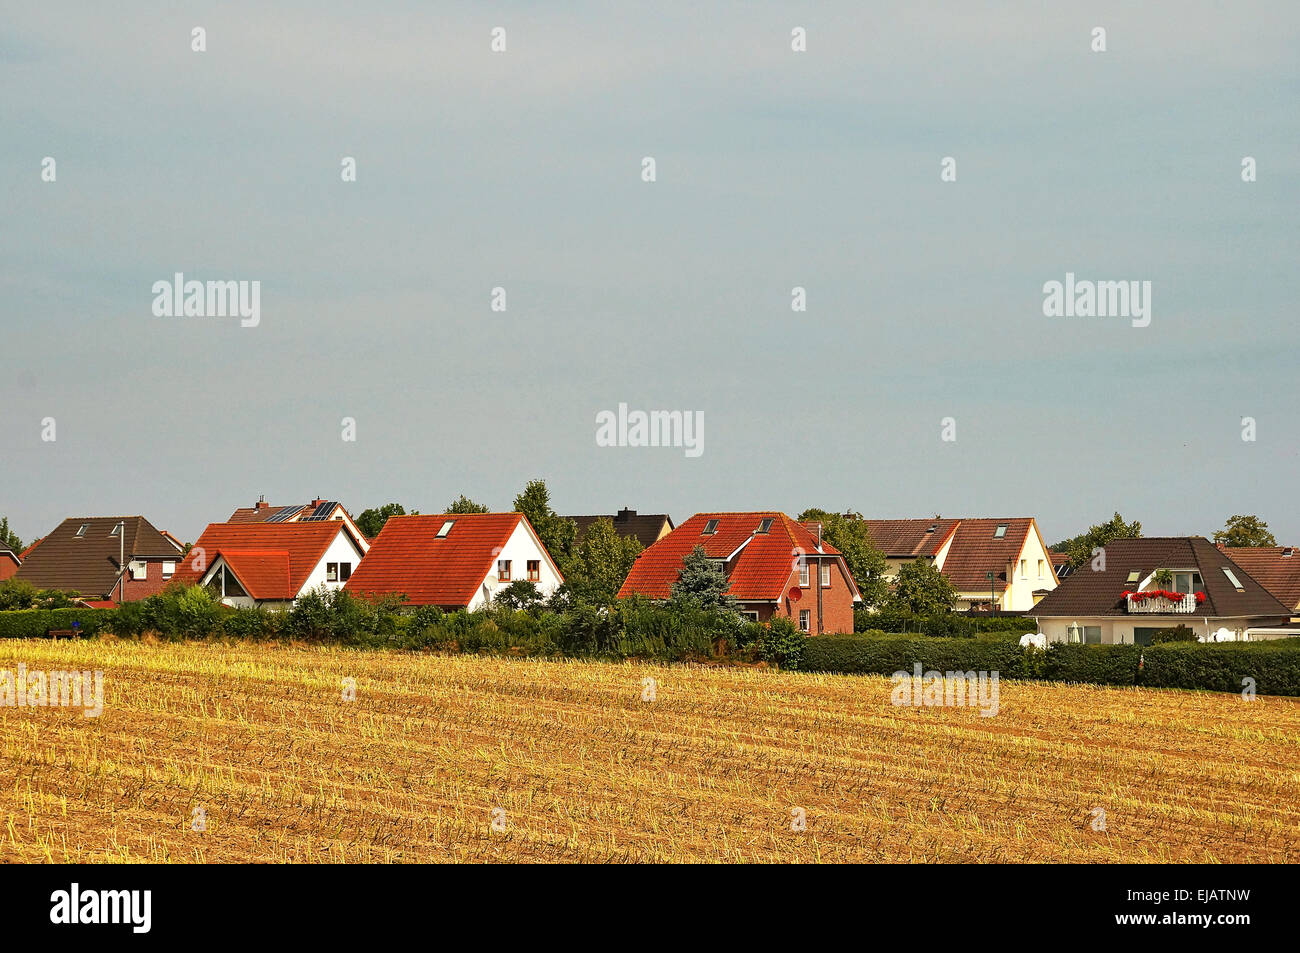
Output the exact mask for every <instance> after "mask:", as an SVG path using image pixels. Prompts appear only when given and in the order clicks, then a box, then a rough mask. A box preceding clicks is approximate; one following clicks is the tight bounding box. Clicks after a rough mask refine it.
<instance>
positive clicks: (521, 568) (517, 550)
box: [453, 520, 564, 612]
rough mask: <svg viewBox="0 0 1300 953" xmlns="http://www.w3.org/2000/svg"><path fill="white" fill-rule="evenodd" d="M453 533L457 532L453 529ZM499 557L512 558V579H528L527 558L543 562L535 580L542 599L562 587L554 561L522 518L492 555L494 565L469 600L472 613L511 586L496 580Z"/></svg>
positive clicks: (512, 580) (561, 580)
mask: <svg viewBox="0 0 1300 953" xmlns="http://www.w3.org/2000/svg"><path fill="white" fill-rule="evenodd" d="M453 532H455V531H454V530H453ZM498 559H508V560H510V581H511V582H514V581H515V580H517V579H527V578H528V560H530V559H536V560H538V561H540V562H541V579H540V580H539V581H538V582H537V583H536V586H537V591H538V593H540V594H541V597H542V598H543V599H546V598H549V597H550V595H551V593H553V592H555V590H556V589H558V588H559V587H560V583H562V582H563V581H564V580H563V579H562V578H560V574H559V573H558V572H556V570H555V568H554V567H553V566H552V565H551V561H550V559H549V558H547V555H546V552H545V550H544V549H543V548H542V545H541V543H540V542H539V541H538V540H537V538H536V537H534V536H533V534H532V533H530V532H529V531H528V527H527V526H526V525H525V524H524V521H523V520H520V521H519V525H518V526H516V527H515V529H514V532H512V533H511V534H510V538H509V539H508V540H506V544H505V546H503V547H502V548H501V552H500V553H499V554H497V556H496V557H494V558H493V560H492V566H491V567H490V568H489V569H488V572H487V575H485V576H484V577H483V579H482V581H481V582H480V583H479V587H478V590H477V591H476V592H475V593H474V598H473V599H472V600H470V604H469V609H470V611H471V612H472V611H473V610H475V609H481V608H483V606H484V605H485V604H486V603H487V600H488V597H489V596H490V595H491V594H492V593H494V592H496V591H497V590H498V589H504V588H505V587H506V586H508V585H510V583H508V582H497V560H498Z"/></svg>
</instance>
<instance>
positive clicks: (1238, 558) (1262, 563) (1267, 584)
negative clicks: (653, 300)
mask: <svg viewBox="0 0 1300 953" xmlns="http://www.w3.org/2000/svg"><path fill="white" fill-rule="evenodd" d="M1220 550H1221V551H1222V552H1225V553H1227V554H1228V556H1229V557H1230V558H1231V559H1232V561H1233V562H1234V563H1236V564H1237V565H1238V566H1240V567H1241V568H1242V569H1244V570H1246V572H1247V573H1248V574H1249V575H1250V576H1251V578H1253V579H1254V580H1255V581H1256V582H1257V583H1259V584H1260V585H1261V586H1263V587H1264V588H1265V589H1267V590H1268V591H1269V592H1271V593H1272V594H1273V595H1274V596H1276V597H1277V598H1278V599H1279V600H1280V601H1282V602H1284V603H1286V604H1287V605H1288V606H1290V607H1291V608H1292V609H1300V549H1297V548H1295V547H1292V546H1222V547H1220Z"/></svg>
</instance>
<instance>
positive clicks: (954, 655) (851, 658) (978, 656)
mask: <svg viewBox="0 0 1300 953" xmlns="http://www.w3.org/2000/svg"><path fill="white" fill-rule="evenodd" d="M1040 654H1041V653H1029V652H1025V651H1023V650H1022V649H1021V648H1020V647H1019V646H1018V645H1016V644H1015V643H1014V642H1010V641H1001V642H981V641H977V640H975V639H943V638H929V637H927V638H895V639H890V638H864V637H862V636H860V635H843V636H834V635H820V636H817V637H816V638H813V639H808V641H807V644H806V645H805V647H804V653H803V662H802V666H801V667H802V668H803V669H804V670H805V671H809V672H844V673H861V674H873V675H892V674H893V673H894V672H898V671H906V672H910V671H912V669H913V666H914V665H916V663H918V662H919V663H921V668H922V670H924V671H930V670H932V669H933V670H936V671H963V672H966V671H984V672H997V673H999V676H1000V677H1001V678H1033V677H1037V676H1038V675H1039V674H1040V673H1039V667H1040V665H1041V660H1040V659H1039V657H1038V656H1039V655H1040Z"/></svg>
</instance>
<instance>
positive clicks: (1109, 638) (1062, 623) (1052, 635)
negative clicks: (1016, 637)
mask: <svg viewBox="0 0 1300 953" xmlns="http://www.w3.org/2000/svg"><path fill="white" fill-rule="evenodd" d="M1032 620H1033V615H1032V614H1030V615H1029V616H1026V617H1025V621H1026V622H1027V623H1028V622H1031V621H1032ZM1039 622H1040V625H1039V628H1038V631H1039V632H1042V633H1043V634H1044V635H1046V636H1047V641H1048V642H1064V641H1066V640H1067V639H1068V638H1069V628H1070V626H1071V625H1073V624H1075V623H1078V624H1079V625H1096V626H1100V627H1101V642H1102V644H1103V645H1132V644H1133V629H1134V628H1139V629H1169V628H1172V627H1174V626H1176V625H1185V626H1187V627H1188V628H1189V629H1191V630H1192V631H1193V632H1195V633H1196V634H1197V635H1199V636H1205V635H1207V634H1211V633H1214V632H1217V631H1218V630H1219V629H1228V630H1230V631H1232V632H1235V633H1236V634H1237V637H1238V638H1239V639H1240V638H1242V636H1243V634H1244V632H1245V630H1246V625H1247V622H1246V620H1245V619H1210V620H1209V621H1208V622H1207V621H1206V619H1205V617H1204V616H1194V615H1190V614H1188V615H1183V614H1177V613H1176V614H1174V615H1135V616H1123V617H1115V616H1108V617H1105V618H1092V619H1089V618H1085V617H1082V616H1081V617H1079V618H1077V619H1057V618H1052V619H1040V620H1039ZM1026 631H1028V630H1026Z"/></svg>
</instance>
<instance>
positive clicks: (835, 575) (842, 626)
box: [740, 555, 853, 635]
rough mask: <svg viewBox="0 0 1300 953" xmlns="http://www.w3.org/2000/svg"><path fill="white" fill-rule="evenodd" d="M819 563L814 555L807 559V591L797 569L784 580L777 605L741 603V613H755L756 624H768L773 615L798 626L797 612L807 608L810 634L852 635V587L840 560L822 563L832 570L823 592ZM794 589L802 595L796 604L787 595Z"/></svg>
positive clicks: (828, 560)
mask: <svg viewBox="0 0 1300 953" xmlns="http://www.w3.org/2000/svg"><path fill="white" fill-rule="evenodd" d="M818 562H819V560H818V557H817V556H815V555H809V556H808V587H807V588H804V587H802V586H799V570H798V569H793V570H792V571H791V572H790V577H789V578H788V579H787V580H786V584H785V588H784V590H783V592H784V593H785V595H783V596H782V597H781V600H780V601H779V602H778V603H776V604H773V603H770V602H742V603H741V604H740V609H741V611H742V612H754V613H757V615H758V621H759V622H767V621H769V620H770V619H771V618H772V617H773V616H784V617H785V618H788V619H790V620H791V621H792V622H794V624H795V625H796V626H797V625H798V624H799V612H800V610H802V609H807V610H808V611H809V613H810V614H809V624H808V632H809V634H811V635H819V634H826V635H830V634H832V633H837V632H852V631H853V588H852V586H850V585H849V580H848V578H847V577H846V576H845V574H844V570H843V568H842V567H841V566H840V562H839V560H835V559H827V560H825V562H826V563H827V564H828V565H829V566H830V567H831V580H830V583H831V584H830V586H828V587H827V588H825V589H822V588H821V570H820V569H819V568H818ZM796 586H799V588H800V591H801V592H802V594H803V595H802V597H801V598H800V599H799V600H798V601H797V602H796V601H794V600H793V599H791V598H790V596H789V593H790V590H791V589H792V588H794V587H796ZM819 589H820V592H821V609H820V611H819V610H818V599H817V594H818V590H819Z"/></svg>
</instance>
